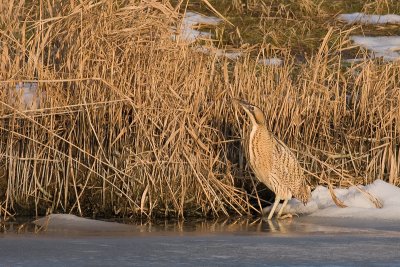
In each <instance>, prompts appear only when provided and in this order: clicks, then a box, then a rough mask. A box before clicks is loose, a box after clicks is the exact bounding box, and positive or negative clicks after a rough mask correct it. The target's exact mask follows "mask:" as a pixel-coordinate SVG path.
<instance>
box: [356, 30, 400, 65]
mask: <svg viewBox="0 0 400 267" xmlns="http://www.w3.org/2000/svg"><path fill="white" fill-rule="evenodd" d="M351 40H352V41H353V42H354V43H355V44H356V45H360V46H363V47H365V48H367V49H368V50H370V51H371V52H372V53H373V55H374V56H375V57H383V59H385V60H388V61H394V60H397V59H399V57H400V54H399V51H400V36H380V37H369V36H352V37H351Z"/></svg>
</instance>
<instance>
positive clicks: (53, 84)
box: [0, 0, 400, 217]
mask: <svg viewBox="0 0 400 267" xmlns="http://www.w3.org/2000/svg"><path fill="white" fill-rule="evenodd" d="M54 2H55V7H57V8H55V7H53V6H52V5H49V4H48V3H47V2H41V3H42V4H41V6H40V10H39V9H38V7H37V6H35V5H29V3H28V2H25V1H19V2H18V3H17V2H16V1H12V3H11V5H10V6H7V7H5V6H4V5H2V4H0V8H2V9H5V10H6V11H5V13H2V15H0V16H2V17H1V19H2V21H3V22H4V23H3V24H4V25H6V27H3V28H2V29H1V31H0V40H1V46H0V57H1V61H0V87H1V90H0V105H1V109H0V164H1V166H2V170H4V171H3V172H4V175H3V173H2V174H1V175H0V193H1V194H2V195H1V197H2V199H4V200H2V202H1V209H2V211H3V213H2V215H3V216H8V215H9V214H13V213H15V212H17V214H19V213H21V212H22V211H30V212H31V213H35V214H37V215H38V214H45V213H46V212H51V211H58V212H67V213H78V214H80V215H83V216H91V215H96V214H99V215H104V216H107V215H108V216H111V215H113V216H115V215H117V216H146V217H153V216H166V217H168V216H210V215H212V216H218V215H229V214H233V213H234V214H240V215H245V214H249V213H251V212H252V211H259V209H260V208H261V206H262V204H264V203H263V201H262V199H261V197H260V194H259V192H257V191H255V190H254V187H255V183H254V181H253V180H252V177H251V174H250V173H251V172H249V167H248V166H247V164H246V162H245V158H244V156H243V155H244V153H243V150H242V148H241V138H240V136H242V135H244V132H245V131H246V130H247V128H248V127H245V129H243V128H242V126H243V125H244V124H245V123H244V120H246V119H245V117H244V116H242V114H241V113H240V114H239V111H238V110H237V109H235V108H234V107H233V105H232V104H231V99H232V98H245V99H247V100H248V101H250V102H252V103H254V104H256V105H259V106H261V107H262V108H263V110H264V111H265V113H266V115H267V117H268V118H269V121H268V126H269V128H270V129H271V131H273V132H274V134H276V135H277V136H278V137H279V138H280V139H282V140H283V141H284V142H285V143H287V144H288V146H289V147H291V148H292V149H293V150H294V151H295V152H296V153H297V155H298V158H299V159H300V161H301V163H302V164H303V166H304V168H305V169H306V170H307V173H308V176H309V178H310V182H311V183H312V184H313V185H315V184H317V183H321V184H328V185H329V186H330V187H332V186H349V185H351V184H366V183H370V182H372V181H373V180H374V179H376V178H382V179H384V180H386V181H389V182H391V183H393V184H400V179H399V174H398V170H399V167H400V166H399V164H400V163H399V160H398V157H399V153H400V150H399V141H400V140H399V139H400V138H399V129H398V125H399V120H400V106H399V100H400V94H399V90H398V89H399V88H400V84H399V79H398V73H399V70H400V67H399V65H398V64H397V63H384V64H383V63H381V62H379V61H366V62H363V63H360V64H357V65H353V66H349V67H347V68H343V66H342V63H341V57H342V55H341V53H342V52H343V51H346V49H348V48H349V47H350V44H349V42H348V39H347V38H348V35H349V34H350V33H351V31H350V30H349V31H337V30H336V29H331V30H330V31H328V33H327V34H326V36H325V38H324V39H323V40H322V44H321V46H320V49H319V51H318V53H317V54H316V55H311V56H310V57H308V58H306V62H304V63H303V64H298V63H297V62H296V59H295V56H293V55H291V54H290V53H283V52H282V53H283V54H284V56H285V60H284V62H285V63H284V65H283V66H264V65H260V64H257V63H256V60H255V58H254V57H253V55H257V59H258V58H262V57H265V58H268V57H272V56H276V50H274V48H272V46H271V45H267V44H259V45H257V46H253V47H250V48H248V50H246V51H245V54H244V56H243V57H242V58H240V59H239V60H238V61H231V60H228V59H226V58H221V57H218V56H217V55H205V54H202V53H199V52H196V51H194V50H193V49H191V47H189V46H187V45H182V44H177V43H175V42H174V41H173V40H172V39H171V37H170V36H171V34H172V30H171V29H172V28H173V27H174V26H176V25H179V23H180V22H179V21H177V18H179V17H180V16H179V15H178V14H177V13H176V11H175V10H173V9H172V7H171V6H170V5H169V4H168V3H161V2H155V1H120V2H118V3H115V2H112V3H111V2H110V1H105V0H104V1H101V0H100V1H74V0H72V1H69V3H66V4H65V3H64V4H63V5H59V6H57V5H58V4H60V3H61V2H57V1H54ZM256 4H257V3H255V2H251V3H250V2H249V6H250V7H251V6H252V5H254V6H255V5H256ZM303 9H304V10H305V11H306V12H311V11H310V10H312V9H318V7H316V6H313V5H312V3H311V2H310V1H308V2H307V1H306V2H303ZM307 10H308V11H307ZM10 12H11V13H10ZM281 12H282V15H284V14H286V13H285V12H290V11H288V10H281ZM4 14H5V15H4ZM6 14H15V16H7V15H6ZM83 14H88V15H83ZM15 18H18V19H15ZM211 45H212V44H211ZM18 82H37V83H38V88H39V89H38V91H39V97H41V99H40V100H41V103H40V106H39V107H38V109H33V110H24V109H21V106H20V105H17V104H18V101H19V100H18V99H17V98H16V99H13V98H11V97H12V96H13V95H14V93H13V91H14V90H15V85H16V83H18ZM246 121H247V120H246ZM2 185H4V186H2ZM3 187H4V188H3ZM253 192H254V193H253ZM3 197H4V198H3ZM251 199H255V200H256V201H257V202H258V205H259V206H260V207H259V208H258V207H257V204H256V205H255V206H253V205H252V204H251V203H250V201H249V200H251ZM32 211H33V212H32Z"/></svg>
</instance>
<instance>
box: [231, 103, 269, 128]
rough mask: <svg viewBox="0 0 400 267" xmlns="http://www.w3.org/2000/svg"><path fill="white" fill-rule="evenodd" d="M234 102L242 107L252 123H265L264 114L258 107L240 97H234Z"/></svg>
mask: <svg viewBox="0 0 400 267" xmlns="http://www.w3.org/2000/svg"><path fill="white" fill-rule="evenodd" d="M234 102H235V103H237V104H239V105H240V106H241V107H242V108H243V109H244V111H245V112H246V113H247V115H248V116H249V117H250V120H251V122H252V123H253V125H265V115H264V113H263V112H262V110H261V109H260V108H259V107H257V106H254V105H252V104H250V103H247V102H246V101H243V100H240V99H234Z"/></svg>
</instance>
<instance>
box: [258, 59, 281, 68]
mask: <svg viewBox="0 0 400 267" xmlns="http://www.w3.org/2000/svg"><path fill="white" fill-rule="evenodd" d="M258 63H259V64H263V65H267V66H282V64H283V60H282V59H280V58H277V57H272V58H263V59H259V60H258Z"/></svg>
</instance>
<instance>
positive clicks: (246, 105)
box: [233, 98, 251, 110]
mask: <svg viewBox="0 0 400 267" xmlns="http://www.w3.org/2000/svg"><path fill="white" fill-rule="evenodd" d="M233 103H236V104H239V105H240V106H242V107H243V108H244V109H247V110H249V107H250V106H251V105H250V104H249V103H247V102H246V101H243V100H241V99H237V98H234V99H233Z"/></svg>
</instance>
